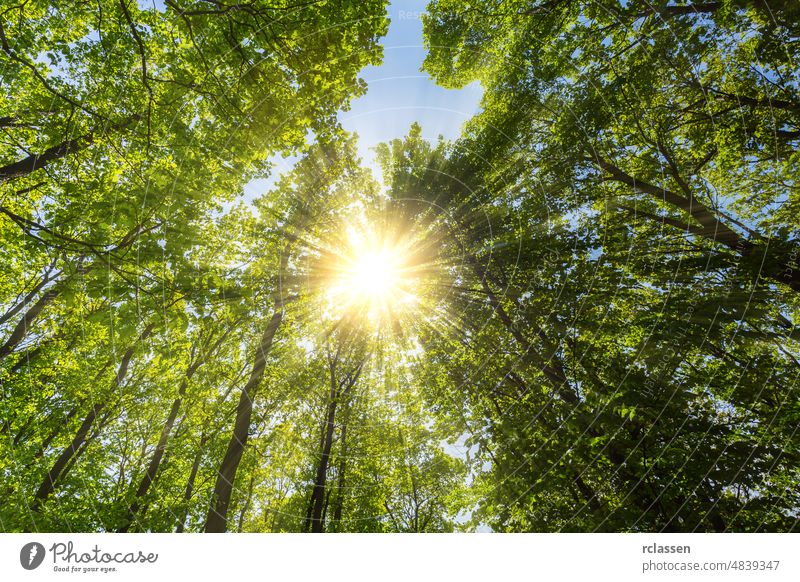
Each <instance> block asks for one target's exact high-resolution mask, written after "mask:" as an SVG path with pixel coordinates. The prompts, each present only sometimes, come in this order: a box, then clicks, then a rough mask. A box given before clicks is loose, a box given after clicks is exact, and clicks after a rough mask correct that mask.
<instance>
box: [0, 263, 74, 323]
mask: <svg viewBox="0 0 800 582" xmlns="http://www.w3.org/2000/svg"><path fill="white" fill-rule="evenodd" d="M54 267H55V261H53V263H51V264H50V265H49V266H48V267H47V272H46V273H45V274H44V275H43V276H42V280H41V281H39V283H37V284H36V285H35V286H34V287H33V289H31V290H30V291H28V293H26V294H25V297H23V298H22V299H20V300H19V302H17V304H16V305H14V306H13V307H11V308H10V309H9V310H8V311H6V312H5V313H4V314H3V315H2V316H0V325H3V324H4V323H5V322H6V321H8V320H9V319H11V318H12V317H14V316H15V315H16V314H17V313H19V312H20V311H22V310H23V309H24V308H25V306H26V305H28V303H30V302H31V301H33V298H34V297H36V295H37V294H38V293H39V291H41V290H42V289H43V288H44V286H45V285H47V284H48V283H50V282H51V281H53V280H54V279H55V278H56V277H58V276H59V275H60V272H59V273H56V274H55V275H53V276H51V275H50V272H51V271H52V269H53V268H54Z"/></svg>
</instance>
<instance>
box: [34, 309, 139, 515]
mask: <svg viewBox="0 0 800 582" xmlns="http://www.w3.org/2000/svg"><path fill="white" fill-rule="evenodd" d="M154 327H155V324H152V323H151V324H150V325H148V326H147V327H146V328H145V330H144V331H143V332H142V333H141V334H140V335H139V338H138V340H137V341H136V343H134V344H133V345H132V346H130V347H129V348H128V349H127V350H126V351H125V354H124V355H123V356H122V360H121V361H120V364H119V368H118V369H117V374H116V376H115V377H114V386H115V387H117V388H120V387H121V386H122V382H123V380H124V379H125V376H126V375H127V373H128V367H129V365H130V361H131V358H132V357H133V354H134V352H135V350H136V347H137V345H138V344H139V343H141V342H142V341H144V340H145V339H147V338H148V337H149V336H150V334H151V333H152V332H153V328H154ZM107 405H108V402H107V401H100V402H97V403H95V404H94V405H93V406H92V407H91V409H90V410H89V413H88V414H87V415H86V417H85V418H84V419H83V422H82V423H81V426H80V427H79V428H78V432H77V433H76V434H75V437H74V438H73V439H72V442H71V443H70V444H69V445H68V446H67V447H66V448H64V450H62V451H61V454H60V455H58V457H57V458H56V461H55V462H54V463H53V466H52V467H51V469H50V470H49V471H48V472H47V475H46V476H45V478H44V481H42V483H41V485H39V488H38V489H37V491H36V494H35V496H34V500H33V508H34V509H35V508H38V507H39V506H40V505H41V504H42V503H43V502H44V501H45V500H46V499H47V498H48V497H49V496H50V495H51V494H52V493H53V491H54V490H55V485H56V482H57V481H58V480H59V479H63V478H64V477H65V476H66V474H67V473H68V470H67V466H68V465H69V464H70V461H72V459H73V458H74V457H75V455H76V453H77V452H78V450H79V449H80V448H81V447H82V446H83V445H84V444H86V440H87V436H88V435H89V431H90V430H91V429H92V426H93V425H94V422H95V420H96V419H97V416H98V415H99V414H100V413H101V412H102V411H103V410H104V409H105V408H106V406H107Z"/></svg>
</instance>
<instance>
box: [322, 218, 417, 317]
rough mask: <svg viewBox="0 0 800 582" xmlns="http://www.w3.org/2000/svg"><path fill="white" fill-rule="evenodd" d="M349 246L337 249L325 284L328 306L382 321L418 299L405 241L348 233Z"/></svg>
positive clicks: (405, 309) (404, 309) (409, 306)
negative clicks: (335, 260) (327, 284)
mask: <svg viewBox="0 0 800 582" xmlns="http://www.w3.org/2000/svg"><path fill="white" fill-rule="evenodd" d="M348 246H349V248H347V249H345V250H344V251H340V252H339V253H337V254H338V257H337V265H336V267H335V268H334V269H333V276H332V277H331V279H332V280H331V281H330V284H329V287H328V288H329V292H328V303H329V307H330V308H331V310H333V311H335V312H337V313H339V314H341V315H348V316H352V315H358V316H362V317H366V318H367V319H368V320H370V321H372V322H373V323H378V324H381V323H388V322H389V321H391V320H392V319H396V318H397V317H398V316H399V315H400V314H401V313H404V312H407V311H408V310H409V309H410V308H411V307H412V306H413V305H414V304H415V303H416V302H417V295H416V288H417V283H418V281H417V277H416V276H415V273H414V270H415V268H414V264H413V257H412V253H411V252H410V251H409V249H408V248H407V245H404V244H403V243H401V242H398V241H395V240H392V239H391V238H382V237H380V236H378V235H375V234H372V233H367V234H364V233H361V234H352V233H351V236H350V240H349V244H348Z"/></svg>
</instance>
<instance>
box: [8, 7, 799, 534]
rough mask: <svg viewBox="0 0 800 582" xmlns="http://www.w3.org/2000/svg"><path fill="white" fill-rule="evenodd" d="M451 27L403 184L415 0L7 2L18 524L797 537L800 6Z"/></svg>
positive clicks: (587, 11) (487, 17) (430, 14)
mask: <svg viewBox="0 0 800 582" xmlns="http://www.w3.org/2000/svg"><path fill="white" fill-rule="evenodd" d="M422 19H423V29H424V42H425V50H426V58H425V62H424V65H423V71H424V73H425V74H426V75H429V76H430V78H431V79H433V81H435V82H436V83H437V84H438V85H440V86H441V87H445V88H450V89H456V88H460V87H465V86H467V85H469V84H471V83H475V82H478V83H479V84H480V86H481V88H482V90H483V97H482V101H481V107H480V111H479V113H478V114H476V115H475V116H474V117H472V118H471V119H469V120H468V121H467V122H466V123H465V124H464V125H463V127H462V128H461V131H460V134H459V135H458V137H457V138H455V139H452V140H446V139H444V138H440V139H438V140H430V139H426V138H425V137H424V136H423V135H424V134H423V127H421V126H420V125H419V124H414V125H412V126H411V127H409V128H408V130H407V132H406V133H405V135H400V136H397V137H396V138H395V139H392V140H390V141H388V142H385V143H381V144H380V145H379V146H378V147H377V148H375V152H374V154H375V163H374V164H369V163H367V162H365V160H364V159H363V156H362V155H361V154H360V153H359V147H358V143H359V142H358V136H357V135H354V134H353V133H350V132H347V131H346V130H345V129H344V127H343V126H342V123H341V121H340V113H341V112H343V111H347V109H348V108H349V107H350V106H351V104H352V103H353V102H354V100H355V99H357V98H359V97H361V96H363V95H364V94H365V92H366V91H367V90H368V86H367V83H366V82H365V81H364V80H363V78H362V72H363V70H364V69H365V68H366V67H369V66H375V65H379V64H380V63H381V60H382V58H383V49H384V46H383V44H382V42H383V39H384V37H385V35H386V34H387V31H388V28H389V25H390V19H389V17H388V12H387V2H386V1H384V0H361V1H359V2H348V1H335V0H328V1H315V2H293V1H288V0H250V1H248V2H242V3H238V2H237V3H234V2H225V1H222V0H164V1H163V2H145V1H140V2H136V1H133V0H115V1H100V2H95V3H86V2H78V1H75V0H66V1H64V2H57V3H53V2H45V1H43V0H25V1H20V2H18V3H15V2H14V1H11V2H9V3H5V4H4V5H3V6H2V7H0V86H1V87H2V90H0V240H2V253H0V387H1V388H2V392H1V393H0V531H5V532H18V531H87V532H88V531H109V532H111V531H115V532H184V531H186V532H224V531H238V532H450V531H475V530H491V531H503V532H528V531H535V532H555V531H577V532H598V531H611V532H660V531H673V532H675V531H680V532H691V531H737V532H757V531H778V532H789V531H793V530H794V529H795V528H796V527H797V523H798V518H800V447H799V445H800V436H799V435H798V428H800V398H798V391H797V386H796V384H797V380H798V374H800V330H798V328H797V327H796V325H797V324H796V323H795V322H797V321H800V264H798V259H799V258H800V253H799V251H800V189H799V188H800V187H799V186H798V177H799V175H800V153H799V152H798V146H800V66H799V65H800V63H798V58H800V24H799V23H800V5H799V4H797V3H796V2H793V1H791V0H721V1H719V2H694V3H692V2H687V1H684V0H678V1H671V0H669V1H667V0H657V1H643V0H642V1H640V0H593V1H591V2H589V1H582V0H579V1H565V0H506V1H503V2H486V1H479V0H432V1H431V2H430V4H429V6H428V10H427V12H426V13H425V14H424V15H423V16H422ZM279 157H292V158H293V159H295V160H296V163H294V164H293V165H292V167H291V168H289V169H285V170H283V171H278V170H277V168H276V164H275V160H276V159H277V158H279ZM259 183H261V184H268V185H267V186H265V187H264V188H262V191H260V192H259V195H258V196H257V197H255V199H250V198H247V197H246V196H245V191H246V190H247V188H249V187H252V185H253V184H259Z"/></svg>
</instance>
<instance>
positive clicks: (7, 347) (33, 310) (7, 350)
mask: <svg viewBox="0 0 800 582" xmlns="http://www.w3.org/2000/svg"><path fill="white" fill-rule="evenodd" d="M58 294H59V291H58V290H57V289H48V290H47V291H45V292H44V293H43V294H42V296H41V297H39V299H38V300H37V301H36V303H34V304H33V305H31V306H30V307H29V308H28V310H27V311H26V312H25V314H24V315H23V316H22V319H20V320H19V322H18V323H17V325H16V326H15V327H14V330H13V331H12V332H11V335H10V336H8V339H7V340H6V342H5V343H4V344H3V345H2V346H0V362H2V361H3V360H4V359H5V358H6V357H8V356H9V355H10V354H11V353H12V352H13V351H14V348H16V347H17V346H18V345H19V343H20V342H21V341H22V340H23V339H25V336H27V335H28V328H29V327H30V325H31V323H32V322H33V320H34V319H36V318H37V317H38V316H39V314H40V313H41V312H42V310H43V309H44V308H45V307H46V306H47V305H48V304H49V303H50V302H51V301H52V300H53V299H55V298H56V297H58Z"/></svg>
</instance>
